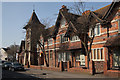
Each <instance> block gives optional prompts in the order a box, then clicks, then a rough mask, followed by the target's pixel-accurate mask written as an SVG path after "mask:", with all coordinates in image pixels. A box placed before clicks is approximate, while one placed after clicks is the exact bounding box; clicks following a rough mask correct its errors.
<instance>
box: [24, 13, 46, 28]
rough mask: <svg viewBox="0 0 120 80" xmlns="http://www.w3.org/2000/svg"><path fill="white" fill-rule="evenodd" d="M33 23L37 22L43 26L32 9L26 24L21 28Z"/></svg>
mask: <svg viewBox="0 0 120 80" xmlns="http://www.w3.org/2000/svg"><path fill="white" fill-rule="evenodd" d="M33 24H39V25H40V26H44V25H43V24H42V23H40V21H39V19H38V17H37V15H36V13H35V11H33V13H32V16H31V17H30V20H29V22H28V23H27V25H26V26H25V27H23V29H27V28H28V27H30V26H29V25H33Z"/></svg>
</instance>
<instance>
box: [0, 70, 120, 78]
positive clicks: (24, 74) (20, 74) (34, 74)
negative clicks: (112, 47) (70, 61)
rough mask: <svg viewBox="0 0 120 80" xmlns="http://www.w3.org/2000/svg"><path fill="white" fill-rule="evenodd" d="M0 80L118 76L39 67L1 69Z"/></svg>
mask: <svg viewBox="0 0 120 80" xmlns="http://www.w3.org/2000/svg"><path fill="white" fill-rule="evenodd" d="M2 73H3V74H2V78H3V79H2V80H10V79H11V80H24V79H25V80H41V79H43V80H46V79H50V80H51V79H52V80H53V79H55V80H56V79H60V80H61V79H65V80H67V79H69V80H70V79H74V80H76V79H78V80H79V79H82V80H84V79H86V80H93V79H96V80H104V79H105V80H118V78H112V77H107V76H104V75H103V74H95V75H90V74H83V73H70V72H66V71H64V72H56V71H49V70H39V69H29V68H27V69H26V70H25V71H14V72H12V71H9V70H2Z"/></svg>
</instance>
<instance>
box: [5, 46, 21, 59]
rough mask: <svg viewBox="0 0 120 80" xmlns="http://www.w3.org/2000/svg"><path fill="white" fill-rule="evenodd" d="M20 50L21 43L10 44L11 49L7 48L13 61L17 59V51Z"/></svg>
mask: <svg viewBox="0 0 120 80" xmlns="http://www.w3.org/2000/svg"><path fill="white" fill-rule="evenodd" d="M18 50H19V45H10V47H9V49H8V50H7V54H8V58H9V59H11V60H12V61H15V60H16V53H17V52H18Z"/></svg>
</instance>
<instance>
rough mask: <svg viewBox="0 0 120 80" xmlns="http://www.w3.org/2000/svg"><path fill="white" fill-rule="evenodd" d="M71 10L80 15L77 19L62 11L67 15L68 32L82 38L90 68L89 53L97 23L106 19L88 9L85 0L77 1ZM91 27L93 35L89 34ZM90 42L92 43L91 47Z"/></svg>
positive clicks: (62, 12)
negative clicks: (83, 0) (82, 0)
mask: <svg viewBox="0 0 120 80" xmlns="http://www.w3.org/2000/svg"><path fill="white" fill-rule="evenodd" d="M71 10H72V11H73V12H74V13H77V14H78V15H79V17H78V18H77V19H74V18H73V16H72V15H70V14H69V12H67V11H61V14H62V15H63V16H65V19H66V20H67V22H68V25H69V30H68V32H67V34H68V35H70V36H71V35H77V36H78V37H79V38H80V40H81V43H82V45H83V48H84V51H85V53H86V55H87V62H88V68H89V53H90V52H91V47H92V43H93V40H94V36H95V33H94V30H95V27H96V23H98V22H99V23H104V22H105V21H104V20H102V19H100V18H99V17H97V16H96V15H95V13H94V12H92V11H90V10H87V11H86V6H85V3H83V2H75V3H74V5H73V7H72V8H71ZM66 16H67V17H66ZM89 29H91V32H92V36H89V35H88V32H89ZM71 32H72V33H71ZM88 42H89V43H90V45H89V49H88Z"/></svg>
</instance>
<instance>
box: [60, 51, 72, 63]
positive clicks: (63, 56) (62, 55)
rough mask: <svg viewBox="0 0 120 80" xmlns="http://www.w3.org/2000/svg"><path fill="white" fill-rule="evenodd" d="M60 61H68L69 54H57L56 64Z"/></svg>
mask: <svg viewBox="0 0 120 80" xmlns="http://www.w3.org/2000/svg"><path fill="white" fill-rule="evenodd" d="M60 61H63V62H67V61H70V53H69V52H61V53H58V62H60Z"/></svg>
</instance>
